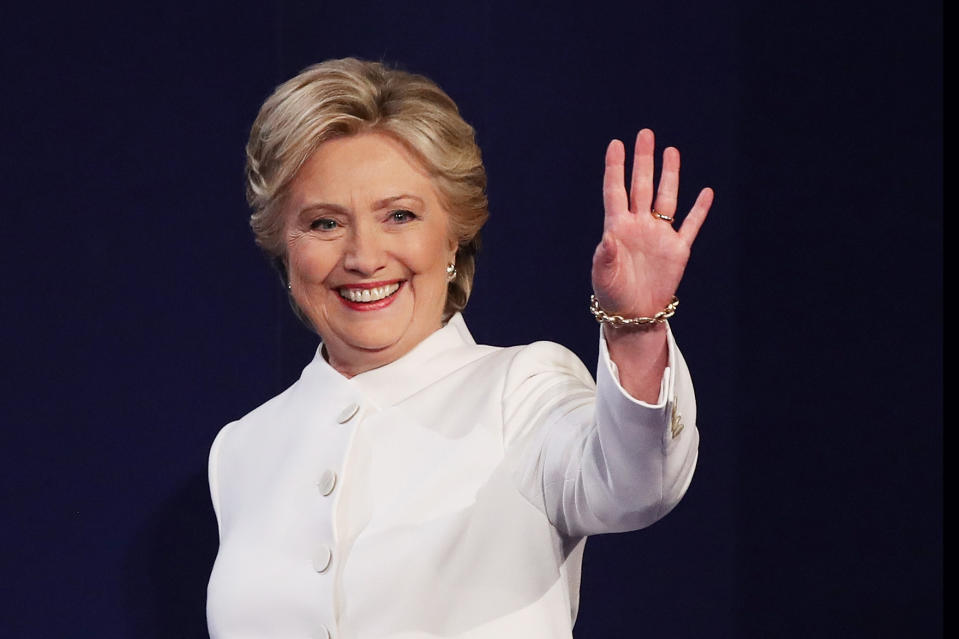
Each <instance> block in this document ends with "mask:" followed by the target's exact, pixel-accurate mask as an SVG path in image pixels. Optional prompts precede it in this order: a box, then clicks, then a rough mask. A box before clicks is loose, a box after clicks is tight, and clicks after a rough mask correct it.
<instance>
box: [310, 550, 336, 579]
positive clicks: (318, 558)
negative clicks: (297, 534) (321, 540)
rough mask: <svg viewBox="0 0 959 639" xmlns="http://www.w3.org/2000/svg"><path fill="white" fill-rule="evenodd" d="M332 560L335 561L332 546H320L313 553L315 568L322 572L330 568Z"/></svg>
mask: <svg viewBox="0 0 959 639" xmlns="http://www.w3.org/2000/svg"><path fill="white" fill-rule="evenodd" d="M331 561H333V552H332V551H331V550H330V547H329V546H320V547H319V548H318V549H317V551H316V554H315V555H313V570H315V571H316V572H318V573H321V574H322V573H324V572H326V571H327V569H329V567H330V562H331Z"/></svg>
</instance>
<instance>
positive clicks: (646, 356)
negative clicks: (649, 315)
mask: <svg viewBox="0 0 959 639" xmlns="http://www.w3.org/2000/svg"><path fill="white" fill-rule="evenodd" d="M603 335H604V336H605V338H606V346H607V348H608V349H609V357H610V359H611V360H613V363H615V364H616V367H617V369H618V372H619V383H620V385H621V386H622V387H623V389H624V390H625V391H626V392H627V393H629V394H630V395H631V396H632V397H634V398H636V399H638V400H640V401H643V402H647V403H649V404H655V403H657V402H658V401H659V393H660V388H661V385H662V379H663V372H664V371H665V370H666V366H667V365H668V359H669V350H668V347H667V343H666V326H665V324H655V325H653V326H651V327H649V328H641V329H637V328H613V327H611V326H609V325H605V326H603Z"/></svg>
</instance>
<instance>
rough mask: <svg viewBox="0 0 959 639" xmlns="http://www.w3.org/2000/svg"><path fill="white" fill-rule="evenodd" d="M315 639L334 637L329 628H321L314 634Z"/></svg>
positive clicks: (330, 638) (331, 638)
mask: <svg viewBox="0 0 959 639" xmlns="http://www.w3.org/2000/svg"><path fill="white" fill-rule="evenodd" d="M313 639H333V635H332V634H331V633H330V629H329V628H327V627H326V626H320V627H319V628H317V629H316V632H314V633H313Z"/></svg>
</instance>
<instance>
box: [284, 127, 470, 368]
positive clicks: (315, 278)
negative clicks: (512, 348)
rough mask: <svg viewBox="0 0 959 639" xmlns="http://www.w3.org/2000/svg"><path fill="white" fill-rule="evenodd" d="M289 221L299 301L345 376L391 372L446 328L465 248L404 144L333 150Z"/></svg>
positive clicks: (311, 164) (365, 142)
mask: <svg viewBox="0 0 959 639" xmlns="http://www.w3.org/2000/svg"><path fill="white" fill-rule="evenodd" d="M283 215H284V217H285V236H286V251H287V253H286V259H287V269H288V272H289V278H290V286H291V294H292V295H293V299H294V301H295V302H296V304H297V306H299V308H300V310H301V311H302V312H303V313H304V314H305V315H306V317H308V318H309V320H310V322H312V324H313V326H314V328H315V329H316V331H317V332H318V333H319V334H320V337H321V338H322V339H323V343H324V345H325V346H326V351H327V354H328V355H329V360H330V365H332V366H333V367H334V368H335V369H336V370H338V371H339V372H340V373H342V374H343V375H345V376H347V377H352V376H353V375H357V374H359V373H362V372H364V371H367V370H370V369H373V368H377V367H379V366H383V365H385V364H388V363H390V362H392V361H394V360H396V359H398V358H399V357H402V356H403V355H405V354H406V353H408V352H409V351H410V350H412V349H413V347H415V346H416V345H417V344H419V343H420V342H421V341H423V340H424V339H425V338H426V337H428V336H429V335H430V334H431V333H433V332H434V331H436V330H437V329H438V328H440V326H441V325H442V318H443V308H444V305H445V303H446V290H447V272H446V267H447V265H448V264H450V263H451V262H453V260H454V257H455V254H456V241H455V240H454V239H453V238H452V237H451V235H450V226H449V213H447V211H446V210H445V209H444V208H443V206H442V205H441V204H440V200H439V195H438V194H437V192H436V190H435V188H434V186H433V183H432V181H431V180H430V178H429V176H428V175H427V173H426V171H425V170H424V169H423V168H422V166H420V164H419V162H418V161H417V160H416V158H415V157H413V156H412V155H411V154H410V153H409V152H408V151H407V150H406V149H405V148H404V147H403V145H402V144H400V143H399V142H397V141H396V140H394V139H393V138H390V137H388V136H386V135H382V134H378V133H367V134H362V135H356V136H350V137H345V138H338V139H334V140H331V141H329V142H325V143H323V144H322V145H321V146H320V147H319V148H318V149H317V150H316V151H315V152H314V153H313V155H312V156H310V158H309V159H308V160H307V161H306V163H305V164H304V165H303V166H302V168H300V170H299V172H298V173H297V174H296V177H295V178H294V179H293V181H292V183H291V184H290V187H289V191H288V193H287V197H286V200H285V205H284V212H283Z"/></svg>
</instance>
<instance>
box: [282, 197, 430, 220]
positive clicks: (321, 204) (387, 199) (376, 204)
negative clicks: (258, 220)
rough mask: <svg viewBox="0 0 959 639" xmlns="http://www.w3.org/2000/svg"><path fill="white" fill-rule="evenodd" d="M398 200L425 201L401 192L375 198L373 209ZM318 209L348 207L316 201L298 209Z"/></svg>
mask: <svg viewBox="0 0 959 639" xmlns="http://www.w3.org/2000/svg"><path fill="white" fill-rule="evenodd" d="M400 200H413V201H414V202H417V203H418V204H419V205H420V206H425V205H426V203H425V202H424V201H423V198H421V197H418V196H416V195H411V194H409V193H401V194H400V195H393V196H390V197H385V198H383V199H382V200H377V201H376V202H373V208H374V209H384V208H386V207H388V206H389V205H390V204H393V203H394V202H399V201H400ZM318 209H327V210H330V211H336V212H337V213H346V212H347V211H348V209H347V208H346V207H343V206H340V205H339V204H330V203H327V202H317V203H315V204H309V205H307V206H304V207H303V208H302V209H301V210H300V214H301V215H302V214H304V213H309V212H310V211H315V210H318Z"/></svg>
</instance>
